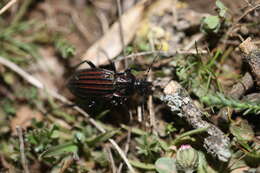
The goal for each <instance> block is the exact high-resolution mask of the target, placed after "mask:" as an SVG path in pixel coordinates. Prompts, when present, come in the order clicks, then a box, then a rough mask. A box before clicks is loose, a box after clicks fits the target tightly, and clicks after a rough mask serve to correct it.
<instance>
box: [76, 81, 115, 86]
mask: <svg viewBox="0 0 260 173" xmlns="http://www.w3.org/2000/svg"><path fill="white" fill-rule="evenodd" d="M76 83H79V84H93V85H95V84H111V85H113V83H112V81H110V80H78V81H77V82H76Z"/></svg>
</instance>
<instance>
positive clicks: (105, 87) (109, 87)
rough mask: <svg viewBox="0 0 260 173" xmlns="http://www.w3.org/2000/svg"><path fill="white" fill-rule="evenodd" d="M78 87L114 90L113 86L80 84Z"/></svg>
mask: <svg viewBox="0 0 260 173" xmlns="http://www.w3.org/2000/svg"><path fill="white" fill-rule="evenodd" d="M77 88H81V89H83V88H84V89H94V90H114V88H113V86H91V85H86V86H79V87H77Z"/></svg>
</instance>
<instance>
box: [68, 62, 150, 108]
mask: <svg viewBox="0 0 260 173" xmlns="http://www.w3.org/2000/svg"><path fill="white" fill-rule="evenodd" d="M83 63H87V64H88V65H89V66H90V67H91V68H89V69H81V70H77V71H76V72H75V73H74V75H72V77H71V78H70V80H69V82H68V88H69V90H70V91H71V93H72V94H73V95H75V96H76V97H79V98H81V99H86V98H88V99H104V100H105V101H108V102H111V103H112V104H113V105H119V104H124V103H125V101H126V100H127V98H128V97H129V96H131V95H133V94H134V93H139V94H140V95H142V96H143V95H147V94H148V93H149V92H150V91H151V86H152V84H151V82H148V81H147V79H146V78H144V79H137V78H136V77H135V76H134V75H133V74H132V73H131V69H127V70H125V71H124V72H116V68H115V65H114V63H112V64H111V65H112V70H108V69H103V68H98V67H96V66H95V65H94V64H93V63H92V62H90V61H83V62H81V63H80V64H79V65H78V66H80V65H81V64H83ZM78 66H77V67H78Z"/></svg>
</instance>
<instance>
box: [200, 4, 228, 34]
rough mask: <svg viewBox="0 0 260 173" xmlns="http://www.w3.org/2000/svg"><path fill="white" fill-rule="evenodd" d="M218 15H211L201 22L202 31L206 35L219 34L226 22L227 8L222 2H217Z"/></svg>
mask: <svg viewBox="0 0 260 173" xmlns="http://www.w3.org/2000/svg"><path fill="white" fill-rule="evenodd" d="M216 7H217V11H218V15H215V16H214V15H209V16H207V17H204V18H202V20H201V27H200V28H201V31H202V32H205V33H214V34H216V33H218V32H219V30H220V28H221V26H222V23H224V22H225V18H226V15H227V7H226V6H225V5H224V4H223V3H222V2H221V1H220V0H217V1H216Z"/></svg>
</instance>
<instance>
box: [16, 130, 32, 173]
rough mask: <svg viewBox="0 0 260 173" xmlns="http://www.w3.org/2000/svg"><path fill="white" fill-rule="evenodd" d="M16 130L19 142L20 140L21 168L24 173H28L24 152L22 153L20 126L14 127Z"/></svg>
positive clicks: (22, 144) (22, 142) (22, 143)
mask: <svg viewBox="0 0 260 173" xmlns="http://www.w3.org/2000/svg"><path fill="white" fill-rule="evenodd" d="M16 131H17V134H18V137H19V142H20V153H21V162H22V165H23V170H24V172H25V173H29V168H28V164H27V160H26V157H25V153H24V140H23V131H22V129H21V127H19V126H17V127H16Z"/></svg>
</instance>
